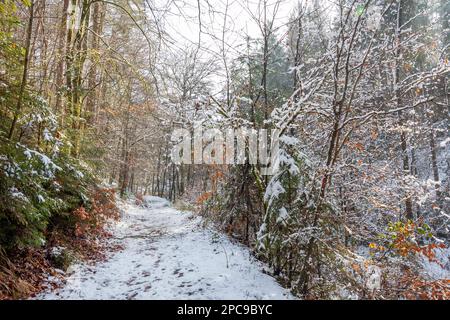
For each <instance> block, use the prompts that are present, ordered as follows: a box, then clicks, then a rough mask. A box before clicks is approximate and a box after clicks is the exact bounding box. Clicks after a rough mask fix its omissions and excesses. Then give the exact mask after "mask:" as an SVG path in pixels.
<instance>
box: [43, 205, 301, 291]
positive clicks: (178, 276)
mask: <svg viewBox="0 0 450 320" xmlns="http://www.w3.org/2000/svg"><path fill="white" fill-rule="evenodd" d="M122 209H123V210H124V212H125V213H124V214H123V217H122V219H121V220H120V222H118V223H117V224H115V225H114V226H113V234H114V238H113V240H112V241H114V242H116V243H119V244H121V245H122V246H123V247H124V249H123V250H122V251H120V252H117V253H114V254H112V256H111V257H110V258H109V259H108V260H107V261H105V262H101V263H98V264H96V265H95V266H92V265H88V264H78V265H76V266H75V267H74V271H73V273H72V274H71V275H70V276H69V277H68V279H67V283H66V284H65V285H64V286H63V287H61V288H59V289H57V290H56V291H53V292H46V293H42V294H40V295H39V296H38V297H37V299H292V298H293V297H292V296H291V295H290V294H289V292H288V290H286V289H284V288H282V287H281V286H280V285H279V284H278V283H277V282H276V281H275V279H274V278H272V277H270V276H269V275H267V274H264V273H263V272H262V267H263V265H262V264H261V263H260V262H258V261H257V260H255V259H254V258H253V257H252V256H251V255H250V253H249V251H248V249H247V248H245V247H244V246H241V245H239V244H236V243H233V242H231V241H230V240H229V239H228V238H227V237H226V236H224V235H221V234H217V233H215V232H213V231H211V230H208V229H205V228H202V227H201V226H200V225H199V223H200V218H198V217H194V216H193V215H192V214H191V213H187V212H180V211H178V210H175V209H173V208H171V207H167V206H162V205H158V203H157V205H156V206H154V207H152V208H145V209H144V208H140V207H136V206H133V205H130V204H125V205H123V206H122Z"/></svg>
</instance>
